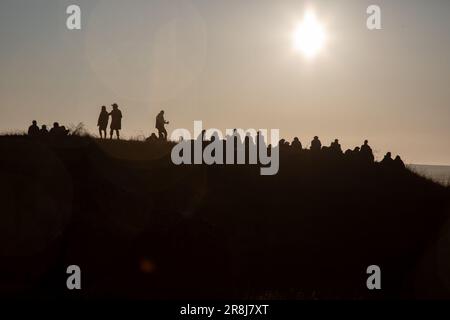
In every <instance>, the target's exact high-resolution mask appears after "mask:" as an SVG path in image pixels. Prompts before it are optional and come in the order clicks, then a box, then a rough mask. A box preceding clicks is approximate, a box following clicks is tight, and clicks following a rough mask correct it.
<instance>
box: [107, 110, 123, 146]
mask: <svg viewBox="0 0 450 320" xmlns="http://www.w3.org/2000/svg"><path fill="white" fill-rule="evenodd" d="M112 107H113V109H112V111H111V112H110V113H109V115H110V116H111V126H110V129H111V131H110V133H109V136H110V139H112V138H113V134H114V131H115V132H116V135H117V140H120V134H119V131H120V130H121V129H122V112H121V111H120V110H119V106H118V105H117V103H113V104H112Z"/></svg>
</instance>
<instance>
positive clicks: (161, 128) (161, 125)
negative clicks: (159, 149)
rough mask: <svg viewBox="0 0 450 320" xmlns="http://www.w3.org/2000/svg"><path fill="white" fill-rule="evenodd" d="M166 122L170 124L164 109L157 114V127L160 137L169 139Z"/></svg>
mask: <svg viewBox="0 0 450 320" xmlns="http://www.w3.org/2000/svg"><path fill="white" fill-rule="evenodd" d="M166 124H169V121H166V120H165V119H164V110H162V111H161V112H160V113H158V115H157V116H156V126H155V127H156V129H157V130H158V135H159V139H161V140H166V141H167V131H166V128H165V127H164V126H165V125H166Z"/></svg>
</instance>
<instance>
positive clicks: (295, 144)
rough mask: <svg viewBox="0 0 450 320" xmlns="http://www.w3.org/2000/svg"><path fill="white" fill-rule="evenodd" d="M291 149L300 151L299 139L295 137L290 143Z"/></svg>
mask: <svg viewBox="0 0 450 320" xmlns="http://www.w3.org/2000/svg"><path fill="white" fill-rule="evenodd" d="M291 147H292V149H294V150H296V151H299V150H302V143H301V142H300V140H299V138H297V137H295V138H294V140H293V141H292V143H291Z"/></svg>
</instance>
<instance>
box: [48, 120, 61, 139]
mask: <svg viewBox="0 0 450 320" xmlns="http://www.w3.org/2000/svg"><path fill="white" fill-rule="evenodd" d="M60 132H61V128H60V127H59V123H58V122H54V123H53V128H51V129H50V134H51V135H52V136H55V137H56V136H59V135H60Z"/></svg>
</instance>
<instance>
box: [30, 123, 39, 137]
mask: <svg viewBox="0 0 450 320" xmlns="http://www.w3.org/2000/svg"><path fill="white" fill-rule="evenodd" d="M28 135H29V136H30V137H37V136H38V135H39V127H38V125H37V121H36V120H33V123H32V125H31V126H30V127H29V128H28Z"/></svg>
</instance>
